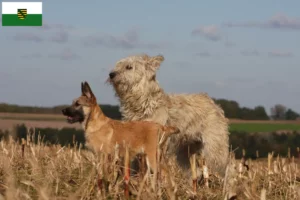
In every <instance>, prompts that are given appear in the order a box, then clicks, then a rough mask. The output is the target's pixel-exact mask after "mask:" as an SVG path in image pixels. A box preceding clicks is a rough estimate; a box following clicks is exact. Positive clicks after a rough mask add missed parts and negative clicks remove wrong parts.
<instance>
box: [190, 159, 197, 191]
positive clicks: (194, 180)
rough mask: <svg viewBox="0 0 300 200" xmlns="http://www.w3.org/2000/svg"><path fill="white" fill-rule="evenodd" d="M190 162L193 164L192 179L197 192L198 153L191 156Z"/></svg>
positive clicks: (194, 189)
mask: <svg viewBox="0 0 300 200" xmlns="http://www.w3.org/2000/svg"><path fill="white" fill-rule="evenodd" d="M190 164H191V171H192V179H193V192H194V193H195V194H196V192H197V166H196V154H193V155H191V156H190Z"/></svg>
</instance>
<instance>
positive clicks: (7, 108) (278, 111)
mask: <svg viewBox="0 0 300 200" xmlns="http://www.w3.org/2000/svg"><path fill="white" fill-rule="evenodd" d="M214 101H215V102H216V103H217V104H218V105H220V106H221V107H222V109H223V110H224V113H225V116H226V117H227V118H230V119H243V120H270V119H273V120H296V119H299V117H300V114H299V113H297V112H296V111H294V110H292V109H290V108H287V107H285V106H284V105H282V104H276V105H274V106H273V107H272V108H271V110H270V113H271V115H270V116H269V115H268V114H267V112H266V110H265V108H264V107H263V106H261V105H259V106H256V107H254V108H248V107H241V106H240V105H239V103H238V102H236V101H234V100H227V99H214ZM67 106H68V105H59V106H54V107H37V106H21V105H15V104H6V103H0V112H11V113H36V114H61V110H62V109H63V108H65V107H67ZM100 107H101V109H102V110H103V112H104V114H106V115H107V116H108V117H111V118H113V119H121V113H120V112H119V106H117V105H105V104H103V105H100Z"/></svg>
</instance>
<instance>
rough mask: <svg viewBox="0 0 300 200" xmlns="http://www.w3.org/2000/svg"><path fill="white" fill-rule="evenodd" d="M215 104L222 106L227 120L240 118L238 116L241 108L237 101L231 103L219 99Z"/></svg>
mask: <svg viewBox="0 0 300 200" xmlns="http://www.w3.org/2000/svg"><path fill="white" fill-rule="evenodd" d="M215 102H216V103H217V104H219V105H220V106H221V108H222V109H223V110H224V113H225V116H226V117H227V118H238V117H239V116H238V114H239V110H240V106H239V104H238V103H237V102H236V101H230V100H227V99H217V100H215Z"/></svg>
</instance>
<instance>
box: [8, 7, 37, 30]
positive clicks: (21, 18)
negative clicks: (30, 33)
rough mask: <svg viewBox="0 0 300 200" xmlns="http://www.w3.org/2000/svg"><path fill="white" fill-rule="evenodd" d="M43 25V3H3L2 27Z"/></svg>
mask: <svg viewBox="0 0 300 200" xmlns="http://www.w3.org/2000/svg"><path fill="white" fill-rule="evenodd" d="M42 24H43V16H42V2H2V26H42Z"/></svg>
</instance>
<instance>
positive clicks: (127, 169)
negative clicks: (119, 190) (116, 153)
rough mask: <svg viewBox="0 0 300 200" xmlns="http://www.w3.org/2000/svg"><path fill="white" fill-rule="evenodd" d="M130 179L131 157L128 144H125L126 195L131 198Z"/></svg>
mask: <svg viewBox="0 0 300 200" xmlns="http://www.w3.org/2000/svg"><path fill="white" fill-rule="evenodd" d="M129 179H130V158H129V149H128V146H127V145H126V146H125V161H124V184H125V187H124V196H125V199H129Z"/></svg>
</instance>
